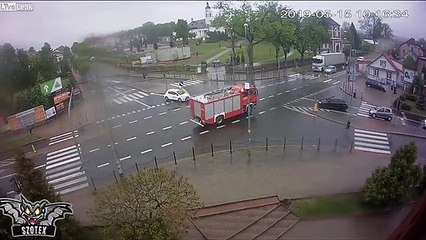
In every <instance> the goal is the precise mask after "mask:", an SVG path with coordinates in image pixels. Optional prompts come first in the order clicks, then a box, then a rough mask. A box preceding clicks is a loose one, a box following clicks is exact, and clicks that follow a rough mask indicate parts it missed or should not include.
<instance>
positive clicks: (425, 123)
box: [422, 119, 426, 129]
mask: <svg viewBox="0 0 426 240" xmlns="http://www.w3.org/2000/svg"><path fill="white" fill-rule="evenodd" d="M422 128H423V129H426V119H425V120H423V122H422Z"/></svg>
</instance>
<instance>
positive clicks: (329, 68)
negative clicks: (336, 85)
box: [324, 66, 337, 74]
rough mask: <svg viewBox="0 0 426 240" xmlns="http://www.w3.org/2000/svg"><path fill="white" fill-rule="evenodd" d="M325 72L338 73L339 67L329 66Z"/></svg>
mask: <svg viewBox="0 0 426 240" xmlns="http://www.w3.org/2000/svg"><path fill="white" fill-rule="evenodd" d="M324 72H325V73H326V74H332V73H336V72H337V68H336V66H328V67H326V68H325V69H324Z"/></svg>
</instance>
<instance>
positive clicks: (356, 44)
mask: <svg viewBox="0 0 426 240" xmlns="http://www.w3.org/2000/svg"><path fill="white" fill-rule="evenodd" d="M348 38H349V41H351V44H352V46H353V48H354V49H360V48H361V39H360V37H359V35H358V32H357V31H356V28H355V25H354V23H351V25H350V27H349V34H348Z"/></svg>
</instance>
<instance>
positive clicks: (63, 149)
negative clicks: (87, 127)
mask: <svg viewBox="0 0 426 240" xmlns="http://www.w3.org/2000/svg"><path fill="white" fill-rule="evenodd" d="M74 148H77V146H75V145H72V146H69V147H66V148H62V149H59V150H57V151H53V152H49V153H47V155H46V156H48V157H49V156H51V155H54V154H57V153H61V152H65V151H68V150H70V149H74Z"/></svg>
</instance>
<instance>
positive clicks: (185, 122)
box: [179, 121, 188, 125]
mask: <svg viewBox="0 0 426 240" xmlns="http://www.w3.org/2000/svg"><path fill="white" fill-rule="evenodd" d="M187 123H188V121H184V122H181V123H179V125H183V124H187Z"/></svg>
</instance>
